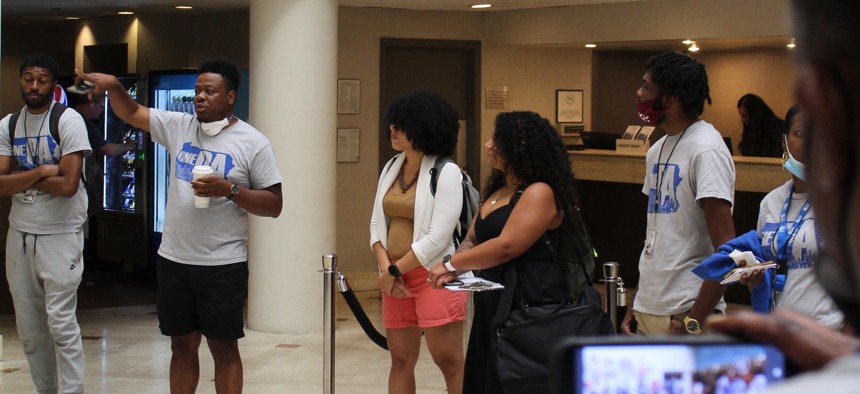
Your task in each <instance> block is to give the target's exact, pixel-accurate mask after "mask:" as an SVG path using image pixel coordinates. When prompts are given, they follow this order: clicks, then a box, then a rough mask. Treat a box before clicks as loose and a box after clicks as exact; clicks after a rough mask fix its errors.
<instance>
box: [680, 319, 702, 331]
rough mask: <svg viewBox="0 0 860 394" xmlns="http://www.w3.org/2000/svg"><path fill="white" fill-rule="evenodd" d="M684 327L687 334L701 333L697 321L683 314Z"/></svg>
mask: <svg viewBox="0 0 860 394" xmlns="http://www.w3.org/2000/svg"><path fill="white" fill-rule="evenodd" d="M684 329H686V330H687V333H688V334H693V335H699V334H701V333H702V327H701V326H700V325H699V321H698V320H696V319H693V318H692V317H690V316H684Z"/></svg>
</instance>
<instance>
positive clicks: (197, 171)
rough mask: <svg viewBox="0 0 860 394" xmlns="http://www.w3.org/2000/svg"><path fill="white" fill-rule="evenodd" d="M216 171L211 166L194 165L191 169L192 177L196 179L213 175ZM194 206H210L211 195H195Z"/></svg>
mask: <svg viewBox="0 0 860 394" xmlns="http://www.w3.org/2000/svg"><path fill="white" fill-rule="evenodd" d="M213 174H215V171H214V170H212V167H210V166H194V169H193V170H191V177H192V178H193V179H194V180H195V181H196V180H197V179H199V178H203V177H205V176H209V175H213ZM194 206H195V207H197V208H209V197H201V196H198V195H196V194H195V195H194Z"/></svg>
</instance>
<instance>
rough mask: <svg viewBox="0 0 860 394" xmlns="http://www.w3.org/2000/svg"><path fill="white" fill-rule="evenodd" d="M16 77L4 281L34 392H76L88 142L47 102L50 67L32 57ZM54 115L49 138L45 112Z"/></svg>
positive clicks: (5, 172)
mask: <svg viewBox="0 0 860 394" xmlns="http://www.w3.org/2000/svg"><path fill="white" fill-rule="evenodd" d="M20 72H21V85H20V87H21V97H22V98H23V99H24V104H25V106H24V108H23V109H21V111H20V112H19V113H18V117H17V122H15V123H14V124H12V123H10V122H11V121H12V118H13V115H9V116H6V117H5V118H3V120H0V195H3V196H9V195H11V196H12V210H11V213H10V214H9V234H8V236H7V238H6V278H7V279H8V280H9V290H10V292H11V293H12V299H13V301H14V304H15V320H16V323H17V325H18V336H19V337H20V339H21V342H22V344H23V345H24V354H25V355H26V356H27V363H28V364H29V366H30V375H31V376H32V378H33V383H35V385H36V390H37V391H38V392H39V393H56V392H57V391H58V389H60V388H62V392H63V393H82V392H83V391H84V352H83V347H82V346H81V329H80V327H79V326H78V321H77V318H76V316H75V310H76V308H77V296H78V294H77V290H78V285H79V284H80V282H81V273H82V272H83V268H84V267H83V259H82V250H83V246H84V236H83V231H82V230H81V227H82V226H83V224H84V220H85V219H86V215H87V194H86V191H85V190H84V184H83V182H81V172H82V169H83V160H84V157H86V156H88V155H89V154H90V144H89V143H88V142H87V129H86V126H84V121H83V119H82V118H81V116H80V115H78V113H77V112H75V111H70V110H64V109H65V107H63V106H62V105H61V104H58V103H55V102H54V100H53V95H54V89H55V88H56V87H57V74H58V72H59V66H58V65H57V62H56V61H55V60H54V59H53V58H51V57H50V56H47V55H43V54H37V55H33V56H30V57H28V58H26V59H25V60H24V62H23V63H21V68H20ZM61 110H62V112H61V115H60V117H59V121H58V123H57V125H56V126H53V127H56V132H57V135H56V137H55V136H54V135H53V132H52V131H51V129H52V125H51V124H52V120H51V119H52V114H53V113H54V111H61ZM13 129H14V134H13V133H12V132H10V131H11V130H13ZM58 370H59V381H58V377H57V372H58Z"/></svg>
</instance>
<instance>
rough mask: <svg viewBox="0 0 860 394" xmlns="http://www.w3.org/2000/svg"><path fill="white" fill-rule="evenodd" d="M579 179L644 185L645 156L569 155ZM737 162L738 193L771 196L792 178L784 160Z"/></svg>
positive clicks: (592, 151) (738, 159)
mask: <svg viewBox="0 0 860 394" xmlns="http://www.w3.org/2000/svg"><path fill="white" fill-rule="evenodd" d="M568 153H569V154H570V161H571V163H572V164H573V171H574V175H575V176H576V178H577V179H584V180H590V181H604V182H621V183H635V184H640V185H641V184H642V181H643V179H644V178H645V152H642V153H616V152H615V151H612V150H600V149H586V150H582V151H570V152H568ZM732 159H734V162H735V175H736V179H735V190H736V191H745V192H760V193H768V192H770V191H771V190H773V189H776V188H777V187H779V186H781V185H782V184H783V183H785V181H787V180H789V179H790V178H791V176H790V175H789V174H788V172H787V171H785V170H784V169H783V168H782V159H778V158H770V157H744V156H732Z"/></svg>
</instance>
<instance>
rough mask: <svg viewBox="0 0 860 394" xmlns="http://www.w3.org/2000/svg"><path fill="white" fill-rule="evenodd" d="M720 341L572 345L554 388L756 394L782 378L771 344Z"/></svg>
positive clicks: (586, 393) (781, 361) (582, 392)
mask: <svg viewBox="0 0 860 394" xmlns="http://www.w3.org/2000/svg"><path fill="white" fill-rule="evenodd" d="M640 342H641V341H640ZM664 342H665V341H664ZM726 342H727V341H716V342H711V343H706V342H704V341H694V342H691V343H626V344H593V345H591V344H586V345H582V346H573V347H572V348H571V349H570V350H571V351H569V352H567V354H566V357H568V358H569V360H567V361H568V362H569V363H565V364H566V365H567V366H568V368H569V369H568V371H570V372H569V373H568V374H566V375H567V376H566V378H567V380H568V381H567V382H565V383H567V384H566V385H565V386H567V388H566V389H564V390H562V391H559V392H564V393H571V394H573V393H575V394H592V393H668V394H705V393H760V392H763V391H764V389H765V388H766V387H768V386H769V385H772V384H773V383H774V382H778V381H781V380H783V379H785V358H784V357H783V355H782V353H781V352H780V351H779V350H777V349H776V348H774V347H772V346H769V345H763V344H755V343H739V342H731V343H726ZM564 378H565V377H563V378H562V379H564Z"/></svg>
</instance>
